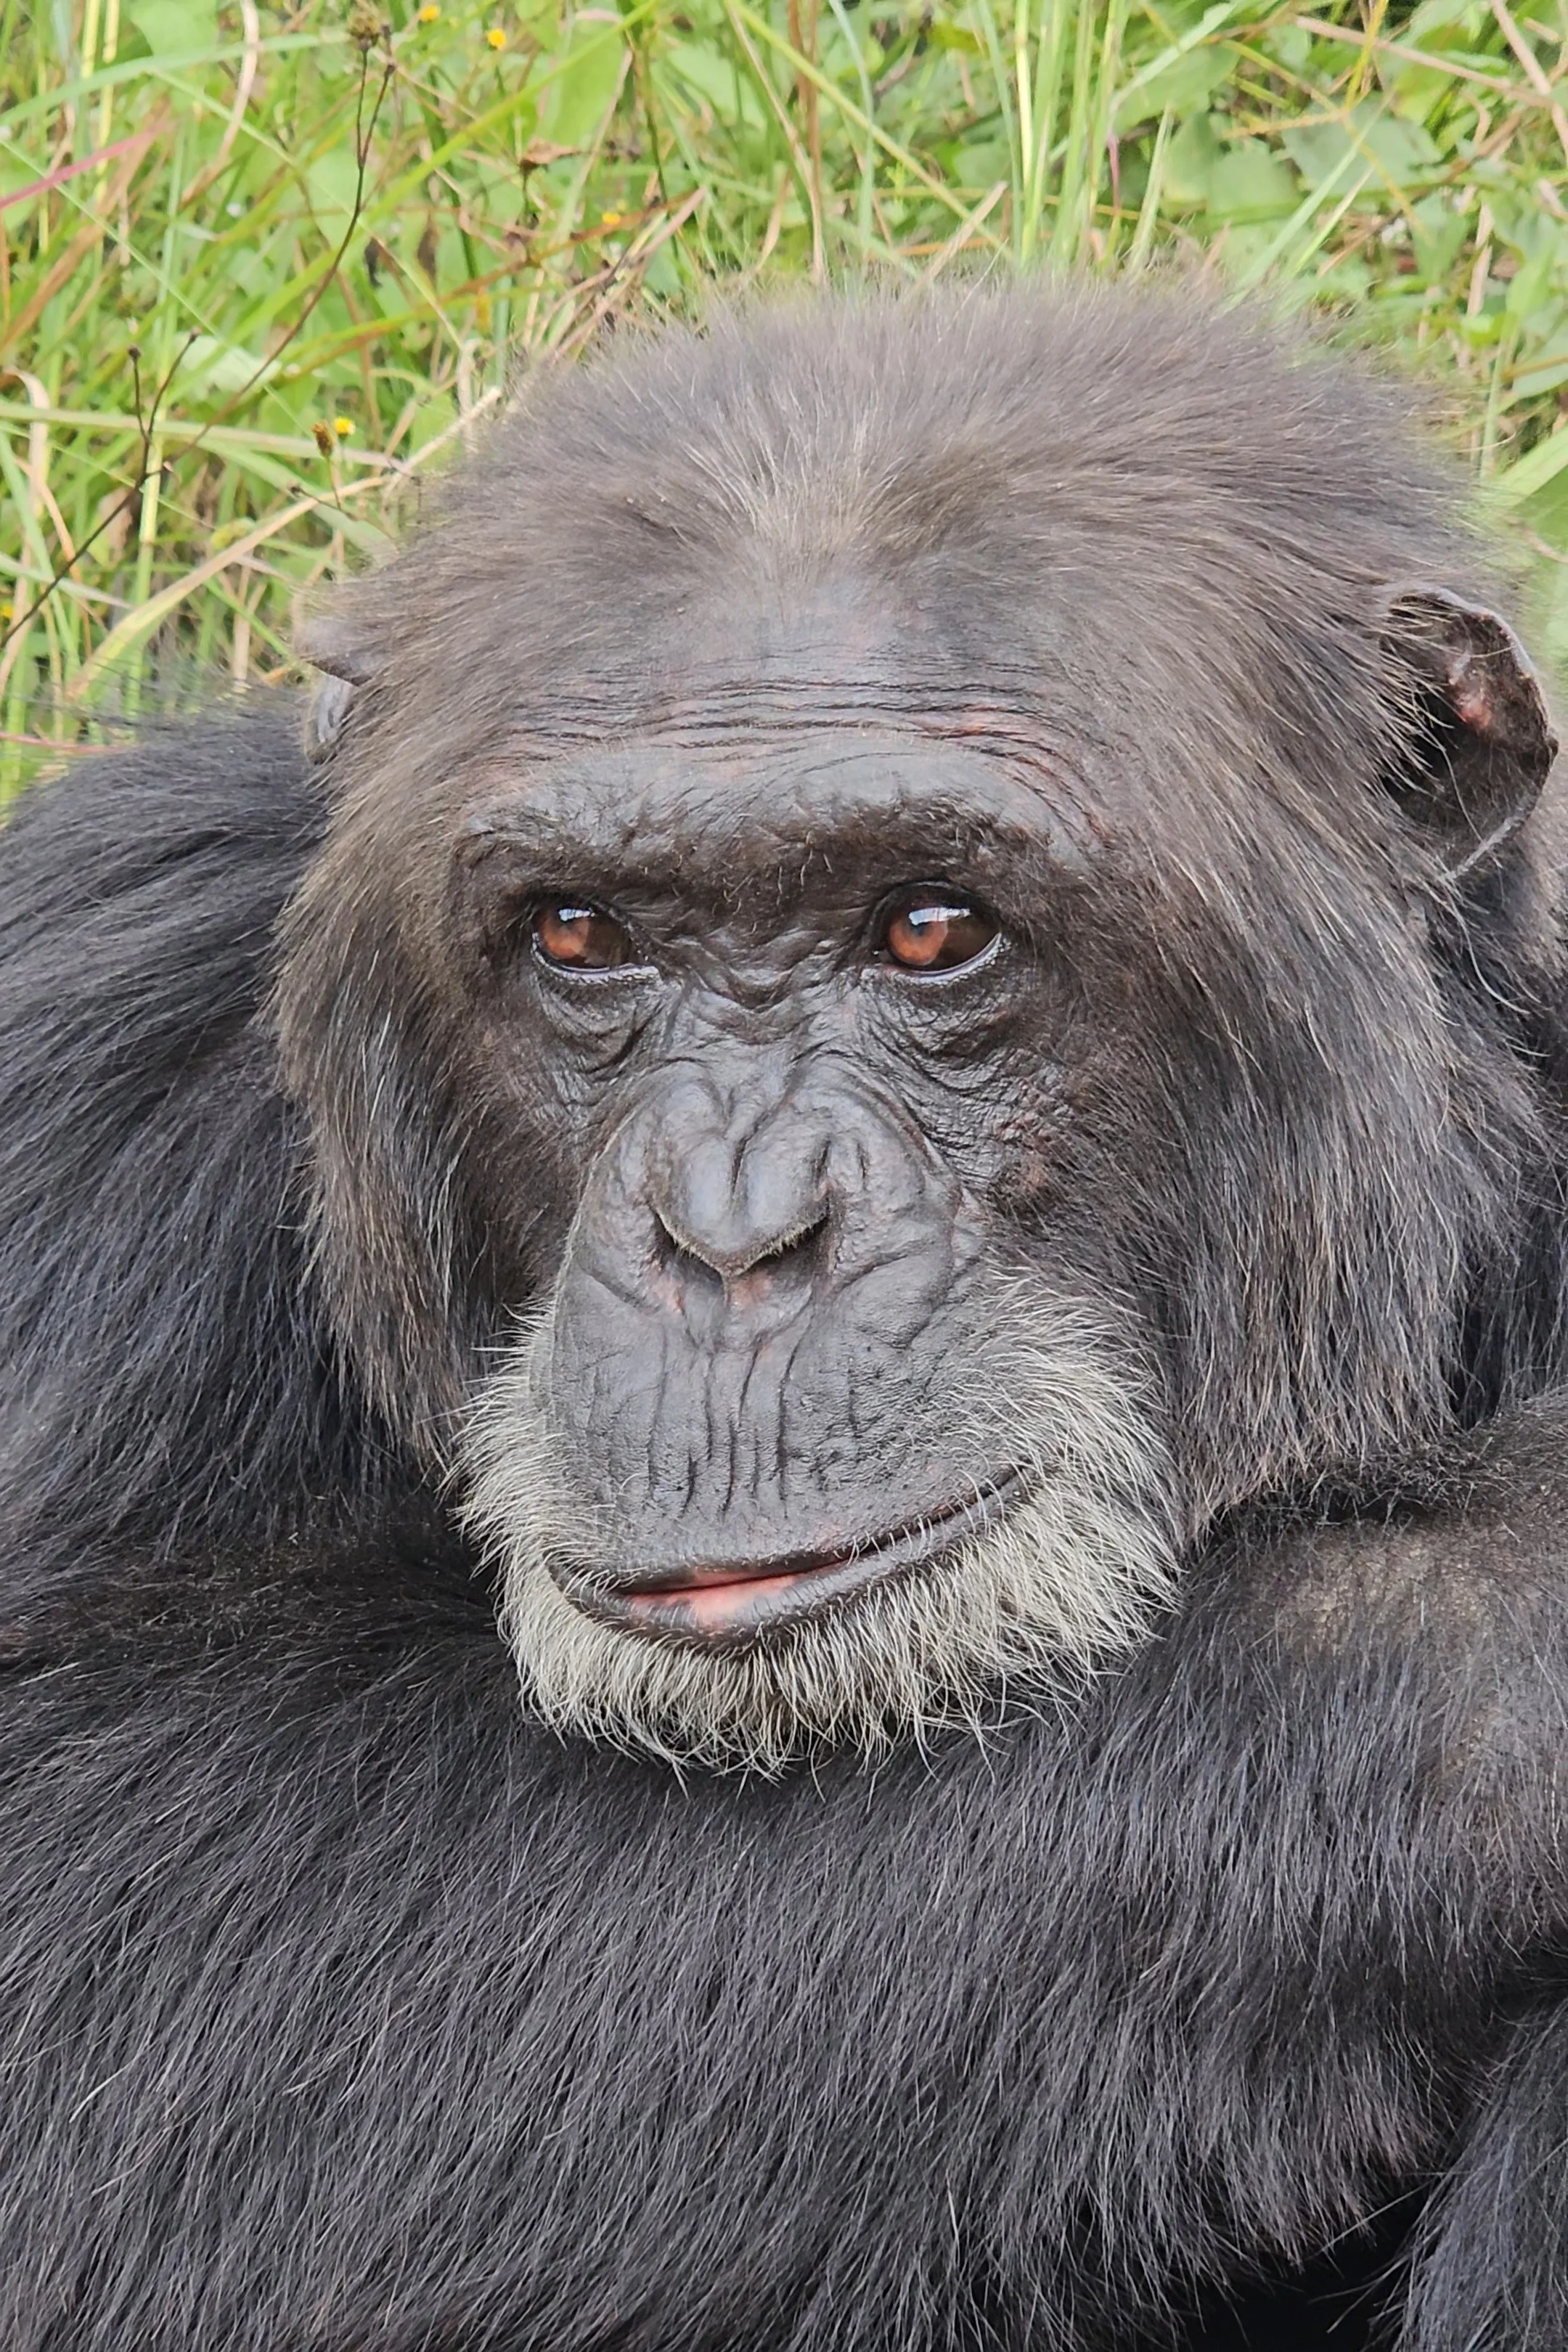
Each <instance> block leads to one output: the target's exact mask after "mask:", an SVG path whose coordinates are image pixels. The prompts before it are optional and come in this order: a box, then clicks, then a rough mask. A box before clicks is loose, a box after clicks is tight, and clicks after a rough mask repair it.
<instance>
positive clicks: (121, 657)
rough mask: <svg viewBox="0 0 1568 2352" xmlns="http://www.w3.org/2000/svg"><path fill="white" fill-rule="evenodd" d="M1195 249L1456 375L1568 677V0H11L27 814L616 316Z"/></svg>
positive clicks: (17, 487)
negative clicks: (603, 0) (885, 276)
mask: <svg viewBox="0 0 1568 2352" xmlns="http://www.w3.org/2000/svg"><path fill="white" fill-rule="evenodd" d="M1516 11H1517V13H1516ZM1172 256H1174V257H1177V258H1178V259H1185V261H1186V262H1187V264H1188V266H1191V267H1197V268H1203V269H1205V270H1206V271H1209V272H1212V273H1214V274H1215V275H1216V276H1217V277H1218V278H1219V279H1220V280H1221V281H1222V282H1223V283H1224V284H1225V285H1226V286H1227V287H1231V288H1234V289H1237V290H1238V291H1247V290H1249V289H1270V290H1271V291H1272V292H1273V293H1274V298H1275V299H1283V300H1286V301H1289V302H1301V303H1307V304H1310V305H1313V306H1315V307H1317V308H1319V309H1321V310H1322V311H1323V312H1324V314H1325V315H1326V316H1327V317H1329V318H1330V319H1331V320H1332V321H1334V322H1335V323H1336V324H1337V326H1338V327H1339V329H1340V331H1342V332H1343V333H1345V334H1348V335H1352V336H1353V337H1355V338H1357V339H1359V340H1361V341H1373V342H1374V343H1377V344H1379V345H1382V346H1384V347H1386V348H1387V349H1388V350H1390V351H1391V352H1394V353H1395V354H1397V358H1396V360H1395V363H1396V364H1402V365H1405V366H1406V367H1414V368H1415V370H1416V371H1417V372H1418V373H1419V374H1420V375H1421V377H1422V378H1423V380H1424V381H1425V382H1426V383H1427V384H1428V385H1429V386H1430V387H1431V388H1432V392H1433V395H1434V399H1435V404H1436V410H1437V412H1438V414H1439V415H1440V417H1441V418H1442V420H1443V425H1444V429H1446V430H1447V431H1448V432H1450V433H1451V434H1452V435H1454V436H1456V437H1457V438H1458V441H1459V442H1460V444H1461V445H1462V446H1463V447H1464V448H1465V450H1466V451H1467V453H1468V457H1469V459H1470V461H1471V463H1472V464H1473V466H1474V467H1475V470H1476V472H1477V474H1478V476H1479V478H1481V479H1482V480H1483V482H1484V483H1485V484H1486V486H1487V488H1486V496H1487V497H1488V499H1490V500H1491V501H1492V502H1494V503H1495V505H1496V506H1497V508H1498V509H1499V510H1500V513H1501V514H1502V515H1503V516H1504V517H1505V518H1506V520H1507V522H1508V525H1509V528H1510V533H1511V535H1512V537H1513V539H1514V541H1515V543H1516V544H1517V545H1518V547H1519V548H1520V549H1521V551H1524V553H1525V554H1526V555H1527V556H1528V559H1529V561H1530V562H1531V565H1532V566H1533V591H1534V593H1535V595H1536V597H1537V601H1538V618H1537V626H1538V629H1539V630H1540V631H1541V632H1542V635H1543V638H1544V641H1545V643H1546V645H1547V647H1548V649H1549V650H1550V651H1552V652H1553V653H1555V654H1556V655H1557V656H1560V657H1561V656H1568V0H1550V5H1543V6H1542V12H1541V13H1539V14H1538V13H1531V7H1530V0H1421V5H1418V6H1416V7H1415V8H1414V10H1411V9H1409V8H1408V7H1406V6H1403V5H1399V6H1395V5H1387V0H1368V5H1367V6H1366V7H1365V8H1364V9H1363V8H1362V7H1358V6H1355V5H1343V0H1327V5H1325V8H1324V10H1323V13H1321V14H1317V13H1314V12H1313V11H1312V10H1310V8H1302V7H1280V8H1278V9H1276V10H1274V11H1272V12H1271V13H1265V14H1259V13H1258V7H1257V5H1256V0H1207V5H1205V0H1141V5H1132V0H1010V4H1009V0H938V5H924V6H921V5H905V6H903V7H901V8H893V7H891V6H889V7H886V8H881V7H879V5H878V0H622V5H619V6H618V7H617V6H612V5H600V6H588V7H581V8H577V9H575V10H574V9H572V8H569V7H562V6H558V5H542V6H538V7H518V6H515V5H484V6H480V5H474V0H439V5H434V0H431V5H419V0H391V5H390V6H385V5H383V0H350V4H349V5H344V0H302V5H298V6H292V7H289V6H277V5H270V6H263V5H259V0H235V5H215V0H0V467H4V474H5V480H4V486H3V488H4V523H3V525H0V571H3V572H4V581H3V583H0V595H3V597H4V604H3V607H0V736H3V740H0V793H4V792H5V791H9V790H11V789H14V788H15V786H16V783H17V782H19V781H20V780H21V779H22V778H23V777H24V776H25V775H26V773H27V772H29V770H30V769H31V768H32V767H33V766H35V765H36V764H37V761H39V760H40V759H47V758H50V757H52V756H57V755H58V748H59V747H61V746H69V745H71V744H73V743H79V742H85V741H88V740H92V738H93V737H94V735H95V734H97V733H100V731H101V729H102V727H103V725H104V724H105V723H106V722H108V721H110V720H112V719H114V718H115V717H117V716H122V715H125V714H132V713H134V712H136V711H137V710H139V709H142V710H145V709H148V708H150V707H153V706H158V705H162V704H164V703H166V702H168V701H169V700H170V699H172V698H179V697H180V696H181V695H182V694H185V693H188V692H189V691H190V690H191V688H192V685H193V682H194V681H195V678H196V677H199V676H200V675H202V674H203V673H206V674H209V675H210V673H211V672H212V671H214V670H215V669H216V670H221V671H226V672H227V673H229V674H230V675H232V676H233V677H235V678H236V679H241V680H242V679H245V678H247V677H278V676H279V675H281V674H282V673H283V672H284V671H285V669H286V668H287V667H288V664H289V633H290V626H291V618H292V615H293V614H294V612H295V610H296V609H297V608H298V605H299V603H300V599H301V597H302V596H305V595H307V594H308V593H309V592H310V590H311V588H312V586H313V584H314V583H319V582H320V581H321V580H322V579H323V578H328V577H331V575H332V574H333V573H335V572H341V571H342V570H343V569H344V568H345V567H348V566H353V565H355V564H358V563H363V562H373V561H374V560H375V558H376V557H377V556H378V555H380V554H381V553H382V552H383V551H384V550H385V549H386V547H387V546H388V544H389V542H390V540H391V538H392V537H393V536H394V535H395V533H396V531H397V530H399V528H400V527H401V526H402V525H403V524H404V523H405V521H406V520H407V519H408V517H409V516H410V514H411V512H413V511H414V510H415V509H416V507H417V501H418V499H419V496H420V488H421V483H422V482H423V480H424V479H425V478H427V476H428V475H429V473H430V472H431V471H432V470H433V469H434V468H437V467H440V466H441V465H442V464H443V463H444V462H445V461H446V460H447V458H448V457H449V456H450V455H451V454H452V453H453V452H454V450H455V449H456V448H457V447H458V446H459V445H460V444H461V442H462V440H463V438H464V436H466V435H468V434H469V433H471V432H472V431H474V430H475V429H476V420H478V419H479V417H480V416H481V415H482V414H483V413H484V412H485V411H487V410H489V408H491V407H493V406H494V404H496V403H497V402H498V401H499V400H500V398H502V397H503V396H504V393H505V388H506V386H507V384H508V383H509V382H510V381H512V380H513V379H514V378H515V375H516V374H517V373H518V371H519V370H520V369H521V368H523V367H526V366H527V365H529V364H531V363H533V362H538V361H540V360H542V359H544V358H545V357H546V356H547V355H548V356H551V357H569V356H570V355H571V354H573V353H574V352H579V351H581V350H582V349H583V348H584V346H585V345H587V344H588V343H589V342H590V341H592V340H593V339H594V338H595V336H596V335H600V334H602V333H604V332H605V331H606V330H607V329H608V327H609V326H610V324H611V322H612V321H614V320H616V318H617V317H620V316H622V315H625V314H627V313H634V312H642V313H647V312H649V311H652V312H654V313H658V312H689V311H690V310H693V309H694V308H696V307H698V306H700V302H701V299H702V296H703V290H704V288H705V286H706V285H708V284H709V283H710V281H712V280H713V279H714V278H730V279H732V278H736V277H741V278H757V277H758V276H759V275H760V276H762V277H763V278H765V279H767V280H773V279H781V280H782V279H788V278H803V277H810V276H816V277H818V278H837V277H841V276H844V275H846V274H849V273H852V272H854V271H855V270H856V269H858V268H861V267H862V266H863V265H865V264H868V263H869V264H871V265H873V266H875V267H877V268H880V269H882V270H884V271H889V272H892V273H895V274H896V275H898V276H900V277H901V278H909V279H910V280H917V279H921V278H931V277H935V276H937V275H939V274H941V273H942V272H944V271H951V270H953V269H960V268H961V269H964V270H968V271H973V270H975V269H977V268H981V269H984V268H994V269H1005V268H1015V267H1018V266H1025V267H1027V266H1031V265H1035V266H1038V265H1042V264H1047V265H1067V264H1071V265H1082V266H1088V267H1090V268H1097V269H1105V270H1118V271H1129V270H1132V271H1135V270H1139V269H1142V268H1150V267H1157V266H1159V265H1160V263H1161V262H1162V260H1163V258H1165V257H1172Z"/></svg>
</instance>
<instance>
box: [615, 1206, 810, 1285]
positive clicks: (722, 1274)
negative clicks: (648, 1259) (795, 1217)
mask: <svg viewBox="0 0 1568 2352" xmlns="http://www.w3.org/2000/svg"><path fill="white" fill-rule="evenodd" d="M828 1223H829V1216H828V1212H827V1210H826V1208H822V1209H817V1210H814V1211H813V1213H812V1214H811V1216H810V1217H809V1218H807V1219H806V1221H805V1223H802V1224H799V1225H796V1226H794V1227H791V1228H789V1229H788V1230H786V1231H784V1232H783V1233H779V1232H776V1231H775V1232H774V1233H773V1234H758V1233H757V1232H756V1231H755V1229H754V1228H753V1229H752V1231H751V1232H749V1233H747V1232H738V1233H733V1234H704V1235H703V1236H702V1237H701V1238H700V1239H699V1238H697V1237H696V1236H695V1235H692V1234H685V1233H682V1232H680V1231H679V1228H678V1227H677V1226H675V1225H674V1224H672V1223H671V1222H670V1220H669V1219H668V1217H667V1216H666V1215H665V1214H664V1213H662V1211H660V1210H658V1209H656V1210H655V1211H654V1213H653V1227H654V1254H655V1256H656V1258H657V1260H658V1264H659V1265H661V1266H662V1267H664V1268H665V1270H666V1271H667V1272H668V1273H672V1274H679V1275H681V1276H684V1277H685V1278H686V1279H687V1280H688V1281H689V1280H690V1279H691V1278H692V1277H693V1276H698V1275H700V1276H706V1277H707V1279H708V1280H709V1281H710V1282H718V1283H721V1284H722V1285H723V1286H724V1287H725V1288H726V1289H728V1288H730V1287H731V1285H733V1284H735V1283H738V1282H742V1281H743V1280H745V1279H746V1278H747V1277H748V1276H752V1275H778V1274H783V1273H785V1272H789V1271H795V1270H797V1269H798V1270H799V1271H801V1272H803V1273H804V1272H807V1271H810V1270H814V1269H815V1266H816V1261H817V1259H818V1258H819V1256H820V1255H821V1249H822V1243H823V1240H824V1237H825V1236H826V1232H827V1228H828Z"/></svg>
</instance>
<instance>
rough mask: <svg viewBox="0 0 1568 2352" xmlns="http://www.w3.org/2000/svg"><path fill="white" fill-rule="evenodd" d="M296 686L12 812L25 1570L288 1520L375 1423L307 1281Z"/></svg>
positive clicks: (9, 964)
mask: <svg viewBox="0 0 1568 2352" xmlns="http://www.w3.org/2000/svg"><path fill="white" fill-rule="evenodd" d="M300 741H301V714H300V707H299V701H298V698H295V697H289V696H286V695H279V696H258V697H255V698H251V699H250V700H248V701H247V702H245V703H242V704H240V705H238V706H237V707H235V708H232V709H228V710H223V709H221V708H220V709H219V710H217V711H216V712H215V713H214V714H212V715H211V716H209V717H207V718H205V719H201V720H198V721H195V722H193V723H190V724H187V725H183V726H182V725H163V726H157V727H153V728H150V729H149V730H147V732H146V733H145V734H144V735H142V737H140V738H139V739H138V740H135V741H134V742H132V744H131V745H130V746H129V747H128V748H125V749H122V750H120V751H114V752H110V753H108V754H102V755H99V756H96V757H93V758H90V759H88V760H85V761H79V762H77V763H75V764H73V766H72V767H71V769H70V770H69V771H68V772H67V773H65V774H63V775H61V776H59V777H58V778H57V779H56V780H54V781H53V782H48V783H46V784H44V785H42V786H40V787H39V788H37V790H35V791H34V792H32V793H28V794H27V795H26V796H25V798H24V800H23V801H22V803H21V804H20V806H19V807H18V809H17V810H16V813H15V814H14V815H13V816H12V817H11V819H10V821H9V823H8V824H6V825H5V828H4V830H3V831H0V1379H3V1380H4V1381H5V1388H4V1391H3V1397H0V1431H3V1433H4V1436H3V1450H4V1458H5V1481H4V1501H3V1504H0V1512H3V1517H4V1525H5V1529H6V1531H7V1535H8V1538H9V1541H10V1544H11V1548H12V1561H11V1565H10V1570H9V1573H10V1575H11V1577H12V1579H13V1580H15V1579H16V1577H17V1576H18V1575H20V1574H21V1573H22V1570H21V1569H20V1567H19V1565H18V1561H19V1559H20V1558H21V1557H22V1556H24V1555H25V1556H26V1558H27V1559H28V1560H29V1561H30V1563H31V1566H30V1568H29V1570H28V1571H27V1574H28V1575H29V1576H35V1577H36V1576H37V1574H38V1573H40V1572H43V1570H44V1566H45V1563H47V1562H49V1561H55V1562H58V1563H62V1564H64V1563H68V1562H71V1561H72V1560H75V1559H79V1558H80V1557H81V1556H82V1555H83V1553H84V1551H85V1550H87V1549H91V1548H92V1547H93V1546H95V1545H98V1544H102V1543H106V1542H124V1543H132V1544H138V1545H145V1546H147V1547H149V1548H150V1549H153V1550H165V1551H166V1550H168V1549H171V1548H174V1547H176V1546H178V1545H180V1544H183V1543H186V1542H188V1541H195V1540H205V1541H207V1542H211V1543H218V1542H221V1541H222V1539H223V1538H224V1537H225V1536H226V1535H227V1536H230V1537H234V1538H237V1537H240V1536H242V1535H243V1537H244V1538H246V1539H247V1540H250V1539H255V1538H257V1537H258V1536H266V1535H267V1534H268V1533H269V1532H270V1531H272V1530H274V1529H277V1528H282V1527H283V1526H285V1525H287V1524H288V1523H289V1520H290V1518H291V1517H294V1516H296V1515H297V1514H298V1512H299V1510H300V1508H301V1507H303V1506H304V1504H305V1503H306V1501H307V1500H308V1498H309V1497H310V1496H312V1495H314V1494H319V1493H321V1492H322V1491H324V1490H326V1489H327V1488H329V1487H332V1486H342V1483H343V1482H344V1481H345V1480H347V1481H348V1482H349V1483H350V1484H353V1480H354V1479H355V1477H356V1476H357V1475H358V1461H359V1457H361V1456H362V1455H363V1433H362V1432H361V1431H359V1430H357V1429H356V1428H355V1427H354V1426H353V1412H352V1411H351V1410H350V1409H349V1408H348V1407H347V1406H346V1405H345V1402H344V1393H343V1388H342V1382H341V1381H340V1380H339V1377H338V1374H337V1371H336V1369H335V1366H334V1363H333V1360H332V1354H331V1349H330V1346H329V1344H328V1342H327V1339H326V1337H325V1332H324V1328H323V1324H322V1321H321V1316H320V1313H319V1310H318V1308H317V1307H316V1305H315V1303H314V1301H313V1298H312V1295H311V1286H310V1276H309V1271H308V1267H307V1264H306V1253H305V1250H304V1247H303V1244H302V1241H301V1236H300V1213H299V1207H298V1202H297V1198H296V1180H297V1167H298V1156H299V1146H298V1140H297V1138H296V1136H295V1134H294V1132H293V1129H292V1125H291V1121H290V1118H289V1113H288V1111H287V1109H286V1107H285V1105H284V1103H283V1100H282V1098H281V1097H280V1095H279V1089H278V1087H277V1084H276V1081H275V1077H274V1075H273V1071H274V1055H273V1049H272V1046H271V1043H270V1038H269V1034H268V1021H267V1015H266V999H267V993H268V987H269V984H270V979H271V969H272V953H273V947H272V942H273V933H274V928H275V925H276V922H277V919H278V915H279V909H280V908H281V907H282V905H283V903H284V901H285V900H286V898H288V896H289V892H290V891H291V890H292V889H293V887H295V885H296V883H297V881H298V879H299V877H300V872H301V870H302V868H303V866H304V865H305V864H306V862H307V860H308V859H309V857H310V855H311V853H312V851H313V849H314V848H315V847H316V845H317V844H318V843H319V840H320V837H321V830H322V826H323V824H324V815H325V813H324V809H323V807H322V804H321V794H320V791H319V786H318V784H317V782H316V780H315V779H314V777H313V775H312V772H311V771H310V765H309V762H308V761H307V760H306V759H305V758H304V756H303V754H302V751H301V749H300Z"/></svg>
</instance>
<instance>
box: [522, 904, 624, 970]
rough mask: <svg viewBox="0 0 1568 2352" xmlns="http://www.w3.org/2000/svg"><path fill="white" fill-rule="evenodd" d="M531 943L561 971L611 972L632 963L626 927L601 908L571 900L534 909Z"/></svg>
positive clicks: (546, 959) (548, 961)
mask: <svg viewBox="0 0 1568 2352" xmlns="http://www.w3.org/2000/svg"><path fill="white" fill-rule="evenodd" d="M533 944H534V946H535V947H536V948H537V949H538V950H539V953H540V954H541V955H542V957H543V959H544V961H545V962H546V963H552V964H557V965H559V966H560V968H561V969H562V970H563V971H613V970H614V969H615V967H616V965H617V964H623V963H630V962H632V961H634V950H633V947H632V943H631V940H630V938H629V936H628V935H627V932H626V927H625V925H624V924H622V923H617V922H616V919H615V917H614V915H606V914H605V910H604V908H602V907H584V906H579V905H578V904H577V903H576V902H575V901H574V900H573V899H570V898H551V899H547V900H546V901H545V903H544V904H543V905H542V906H541V907H536V908H534V910H533Z"/></svg>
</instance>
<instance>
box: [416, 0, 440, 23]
mask: <svg viewBox="0 0 1568 2352" xmlns="http://www.w3.org/2000/svg"><path fill="white" fill-rule="evenodd" d="M440 20H441V11H440V10H439V8H437V5H436V0H425V5H424V7H423V8H421V10H420V11H419V22H420V24H422V25H437V24H439V22H440Z"/></svg>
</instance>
